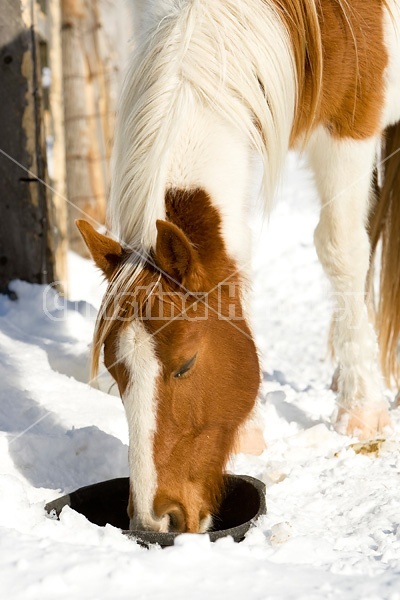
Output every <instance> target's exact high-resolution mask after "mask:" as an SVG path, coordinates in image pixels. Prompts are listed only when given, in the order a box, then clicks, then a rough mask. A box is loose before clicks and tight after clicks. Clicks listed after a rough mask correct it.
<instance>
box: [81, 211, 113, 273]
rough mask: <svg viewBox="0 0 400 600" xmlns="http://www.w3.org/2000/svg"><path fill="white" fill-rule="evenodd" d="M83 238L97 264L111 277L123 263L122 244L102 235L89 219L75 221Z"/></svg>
mask: <svg viewBox="0 0 400 600" xmlns="http://www.w3.org/2000/svg"><path fill="white" fill-rule="evenodd" d="M75 225H76V226H77V228H78V229H79V232H80V234H81V236H82V237H83V240H84V242H85V244H86V246H87V247H88V250H89V252H90V254H91V255H92V258H93V260H94V262H95V263H96V266H97V267H99V269H101V270H102V271H103V273H104V275H105V276H106V277H107V279H110V278H111V276H112V275H113V274H114V272H115V269H116V268H117V267H119V265H120V264H121V261H122V258H123V255H124V250H123V248H122V246H121V245H120V244H119V243H118V242H116V241H115V240H112V239H111V238H109V237H107V236H105V235H102V234H101V233H99V232H98V231H96V230H95V229H94V227H92V225H90V223H88V222H87V221H83V220H78V221H75Z"/></svg>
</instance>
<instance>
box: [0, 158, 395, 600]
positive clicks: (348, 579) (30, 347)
mask: <svg viewBox="0 0 400 600" xmlns="http://www.w3.org/2000/svg"><path fill="white" fill-rule="evenodd" d="M279 196H280V198H279V201H278V203H277V205H276V207H275V209H274V212H273V214H272V217H271V219H270V222H269V223H268V224H265V225H264V226H263V227H262V228H260V227H258V226H257V227H255V254H254V302H253V306H254V330H255V332H256V335H257V341H258V345H259V347H260V349H261V352H262V357H263V366H264V383H263V387H262V393H261V403H262V418H263V422H264V433H265V437H266V440H267V442H268V447H267V450H266V451H265V452H264V454H263V455H262V456H261V457H250V456H246V455H238V456H236V457H234V458H233V459H232V461H231V463H230V465H229V467H230V469H231V470H232V471H234V472H236V473H244V474H249V475H253V476H256V477H259V478H260V479H262V480H263V481H264V482H265V483H266V484H267V506H268V514H267V515H266V516H265V517H263V518H261V519H260V521H259V522H258V523H257V526H256V527H255V528H253V529H252V530H251V531H250V532H249V534H248V536H247V538H246V540H245V541H244V542H242V543H241V544H234V543H233V541H232V540H231V539H223V540H220V541H219V542H217V543H215V544H211V543H210V542H209V540H208V538H207V536H192V535H185V536H181V537H179V538H178V540H177V543H176V545H175V546H174V547H173V548H169V549H165V550H160V549H159V548H157V547H154V548H152V549H150V550H145V549H143V548H141V547H140V546H138V545H137V544H136V543H135V542H134V541H132V540H129V539H126V538H125V537H124V536H123V535H122V534H121V533H120V532H119V531H118V530H116V529H113V528H112V527H106V528H100V527H97V526H95V525H93V524H91V523H89V522H88V521H86V520H85V518H84V517H82V516H81V515H79V514H77V513H75V512H74V511H72V510H70V509H64V511H63V513H62V515H61V520H60V521H59V522H58V521H53V520H50V519H49V518H47V517H46V516H45V513H44V504H45V503H46V502H47V501H49V500H52V499H53V498H56V497H58V496H59V495H62V494H64V493H66V492H68V491H71V490H74V489H76V488H78V487H80V486H83V485H87V484H89V483H93V482H96V481H100V480H104V479H109V478H113V477H118V476H124V475H127V473H128V469H127V427H126V423H125V417H124V413H123V410H122V406H121V402H120V400H119V399H118V398H117V397H116V396H115V387H111V383H110V381H109V379H108V378H107V377H103V378H101V382H100V384H99V387H100V389H95V388H93V387H89V386H88V385H87V384H86V381H87V380H88V377H89V367H88V357H89V344H90V341H91V332H92V329H93V322H94V318H95V314H96V307H97V306H98V303H99V300H100V297H101V289H102V287H101V286H102V284H101V277H100V276H99V275H98V274H97V273H96V272H95V270H94V269H93V267H92V266H91V264H90V263H88V262H87V261H84V260H83V259H80V258H78V257H76V256H71V259H70V260H71V264H70V267H71V282H70V300H69V301H68V302H66V301H62V300H61V299H60V298H57V296H56V295H55V293H54V292H53V291H52V290H50V291H47V292H46V291H45V288H43V287H40V286H32V285H28V284H25V283H21V282H14V284H13V286H12V287H13V289H14V290H15V292H16V293H17V294H18V297H19V300H18V302H11V301H10V300H8V299H6V298H4V297H2V298H0V381H1V384H0V596H1V598H10V599H11V598H12V599H13V600H14V599H18V598H24V599H40V600H42V599H46V598H52V599H53V598H57V599H59V598H68V599H71V598H77V599H81V598H82V599H89V598H90V599H92V598H93V599H108V598H109V599H110V600H111V599H112V600H115V599H119V598H129V599H132V598H143V599H157V600H158V599H160V600H161V599H163V600H172V599H173V600H177V599H181V598H182V599H185V600H186V599H190V600H192V599H193V600H196V599H204V598H207V599H208V600H213V599H214V598H215V599H218V600H222V599H225V598H227V599H228V598H229V600H235V599H236V598H237V599H241V600H242V599H243V598H245V599H246V600H256V599H257V600H264V599H265V600H266V599H268V598H283V599H285V600H286V599H291V598H293V599H307V600H314V599H322V598H324V599H325V598H328V599H329V598H340V599H358V598H363V599H368V600H373V599H374V600H375V599H383V598H387V599H390V600H400V474H399V472H400V455H399V449H400V409H396V410H394V411H393V412H392V416H393V422H394V424H395V432H394V433H393V435H392V436H391V437H390V439H387V440H386V441H385V442H384V443H382V444H380V446H379V452H378V456H375V455H374V454H366V455H365V454H362V453H358V452H356V451H355V449H357V447H356V448H355V449H354V448H352V447H351V444H352V442H354V440H351V439H349V438H345V437H342V436H340V435H338V434H337V433H335V431H334V430H333V428H332V427H331V421H330V415H331V413H332V411H333V409H334V396H333V393H332V392H331V391H330V389H329V384H330V378H331V374H332V370H333V369H332V365H330V364H329V362H327V361H325V357H326V340H327V334H328V325H329V313H330V305H331V301H330V298H329V288H328V285H327V282H326V281H325V278H324V276H323V275H322V272H321V268H320V266H319V265H318V262H317V258H316V255H315V251H314V248H313V243H312V233H313V229H314V227H315V225H316V222H317V218H318V202H317V200H316V196H315V192H314V189H313V186H312V182H311V179H310V176H309V174H308V172H307V171H306V170H305V169H304V168H301V167H299V165H298V164H297V160H296V158H295V157H294V156H291V157H289V161H288V167H287V170H286V173H285V178H284V182H283V185H282V189H281V191H280V194H279ZM255 221H258V219H255ZM103 289H104V288H103ZM100 390H103V391H100ZM108 391H110V392H111V393H112V394H111V395H110V394H108V393H107V392H108Z"/></svg>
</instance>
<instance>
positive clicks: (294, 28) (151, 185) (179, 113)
mask: <svg viewBox="0 0 400 600" xmlns="http://www.w3.org/2000/svg"><path fill="white" fill-rule="evenodd" d="M137 8H138V9H139V17H138V19H137V20H136V24H137V27H138V28H139V29H140V31H141V34H140V38H139V41H138V44H137V47H136V48H135V50H134V52H133V55H132V58H131V60H130V61H129V65H128V68H127V71H126V74H125V79H124V83H123V86H122V90H121V96H120V101H119V108H118V114H117V124H116V131H115V141H114V151H113V166H112V182H111V190H110V198H109V204H108V230H109V233H108V235H103V234H101V233H99V232H97V231H96V230H95V229H94V228H93V227H92V226H91V225H90V224H89V223H87V222H85V221H79V222H78V223H77V224H78V227H79V229H80V231H81V233H82V235H83V238H84V240H85V242H86V244H87V246H88V249H89V251H90V253H91V255H92V257H93V259H94V261H95V263H96V265H97V266H98V267H99V268H100V269H101V270H102V271H103V273H104V275H105V277H106V278H107V280H108V288H107V292H106V294H105V297H104V299H103V302H102V306H101V309H100V311H99V316H98V320H97V324H96V328H95V334H94V342H93V375H95V374H96V373H97V369H98V364H99V360H100V355H101V352H102V349H104V363H105V365H106V367H107V369H108V371H109V372H110V373H111V375H112V376H113V378H114V379H115V381H116V382H117V384H118V388H119V391H120V395H121V398H122V401H123V404H124V408H125V412H126V417H127V422H128V428H129V469H130V497H129V504H128V514H129V518H130V528H131V529H150V530H154V531H161V532H166V531H175V532H192V533H193V532H205V531H207V530H209V528H210V527H211V526H212V522H213V515H215V514H216V511H217V509H218V505H219V503H220V502H221V497H222V495H223V493H224V490H223V471H224V468H225V466H226V463H227V460H228V457H229V455H230V453H231V452H232V450H233V448H234V447H235V444H236V443H237V439H238V435H239V434H240V431H242V430H243V428H244V427H245V426H246V423H247V422H248V420H249V419H251V418H252V415H253V410H254V407H255V404H256V398H257V394H258V390H259V385H260V365H259V357H258V354H257V348H256V345H255V343H254V337H253V333H252V331H251V325H250V320H249V306H248V304H249V301H248V297H249V287H250V284H249V280H250V269H249V261H250V258H251V249H250V234H249V226H248V219H247V214H248V206H249V200H250V197H251V194H252V182H253V180H254V169H255V164H256V161H257V160H260V159H261V161H262V165H263V180H262V184H261V185H260V188H261V189H260V194H261V195H262V197H263V198H265V207H266V211H267V212H268V211H269V210H270V206H271V199H272V197H273V192H274V188H275V185H276V182H277V180H278V178H279V176H280V173H281V171H282V165H283V162H284V159H285V155H286V153H287V152H288V150H289V149H297V150H299V151H302V152H304V153H306V154H307V155H308V158H309V162H310V165H311V167H312V169H313V171H314V176H315V181H316V185H317V188H318V191H319V195H320V198H321V211H320V220H319V224H318V226H317V228H316V230H315V245H316V250H317V254H318V257H319V259H320V262H321V263H322V266H323V268H324V270H325V272H326V274H327V275H328V277H329V279H330V281H331V283H332V287H333V291H334V297H335V299H336V304H337V306H336V307H335V312H334V317H333V325H332V331H333V333H332V346H333V350H334V354H335V357H336V360H337V363H338V365H339V366H338V377H337V388H338V392H337V407H338V408H337V416H336V423H337V426H338V428H339V430H340V431H342V432H343V433H345V434H348V435H358V436H359V437H361V438H362V437H367V438H368V437H370V436H373V435H375V434H376V433H377V432H382V431H384V429H385V428H386V427H387V426H389V425H390V417H389V412H388V402H387V400H386V398H385V395H384V380H383V375H385V377H386V381H387V382H392V383H393V382H397V384H398V382H399V369H398V363H397V359H396V348H397V342H398V338H399V333H400V236H399V235H398V232H399V231H400V197H399V196H400V175H399V173H400V153H399V147H400V125H399V120H400V3H399V0H352V1H351V2H347V1H346V0H318V1H317V0H148V1H146V2H137ZM378 247H381V257H382V259H381V260H382V262H381V267H380V273H381V275H380V278H381V279H380V287H379V289H380V291H379V298H378V301H377V303H376V304H375V305H374V302H373V300H372V299H371V298H372V296H373V294H371V293H369V290H370V289H371V286H372V281H373V279H374V277H373V276H372V275H373V265H374V263H376V261H375V260H374V256H375V254H376V250H377V248H378ZM378 254H379V253H378ZM375 279H376V278H375ZM378 339H379V343H380V354H381V360H380V361H379V350H378ZM379 363H381V364H379Z"/></svg>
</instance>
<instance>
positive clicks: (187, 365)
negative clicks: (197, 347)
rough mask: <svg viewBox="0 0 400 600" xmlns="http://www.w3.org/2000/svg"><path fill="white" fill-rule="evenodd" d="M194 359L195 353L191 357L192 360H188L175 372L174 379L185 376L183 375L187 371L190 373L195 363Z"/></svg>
mask: <svg viewBox="0 0 400 600" xmlns="http://www.w3.org/2000/svg"><path fill="white" fill-rule="evenodd" d="M196 358H197V353H196V354H195V355H194V356H192V358H191V359H190V360H188V361H187V362H185V363H184V364H183V365H182V366H181V368H180V369H179V371H177V372H176V373H174V378H175V379H179V378H180V377H182V375H185V373H187V372H188V371H190V369H191V368H192V367H193V365H194V363H195V362H196Z"/></svg>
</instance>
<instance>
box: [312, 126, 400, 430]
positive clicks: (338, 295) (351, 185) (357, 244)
mask: <svg viewBox="0 0 400 600" xmlns="http://www.w3.org/2000/svg"><path fill="white" fill-rule="evenodd" d="M377 143H378V139H377V138H371V139H368V140H362V141H356V140H350V139H346V140H341V139H335V138H333V137H332V136H331V135H330V134H329V133H328V132H327V131H326V130H324V129H322V128H321V129H319V130H318V131H317V132H316V133H315V134H314V135H313V136H312V139H311V140H310V143H309V156H310V161H311V166H312V167H313V169H314V172H315V177H316V183H317V187H318V190H319V193H320V197H321V202H322V206H321V214H320V221H319V224H318V226H317V228H316V230H315V245H316V250H317V254H318V257H319V259H320V261H321V264H322V266H323V268H324V270H325V272H326V273H327V275H328V277H329V279H330V281H331V282H332V285H333V290H334V295H335V301H336V312H335V315H334V323H333V349H334V352H335V355H336V357H337V360H338V363H339V371H338V378H337V388H338V394H337V404H338V414H337V423H338V426H339V427H338V428H339V430H340V431H342V432H344V433H347V434H350V435H351V434H353V435H358V436H359V437H363V438H368V437H371V436H373V435H374V434H375V433H376V432H378V431H382V430H383V428H384V427H385V426H386V425H389V424H390V421H389V415H388V403H387V401H386V400H385V398H384V396H383V391H382V381H381V380H382V378H381V375H380V371H379V368H378V365H377V355H378V345H377V339H376V334H375V331H374V328H373V327H372V325H371V323H370V321H369V317H368V309H367V305H366V294H365V287H366V278H367V273H368V268H369V260H370V242H369V236H368V232H367V220H368V212H369V200H370V191H371V181H372V173H373V168H374V163H375V159H376V149H377Z"/></svg>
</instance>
